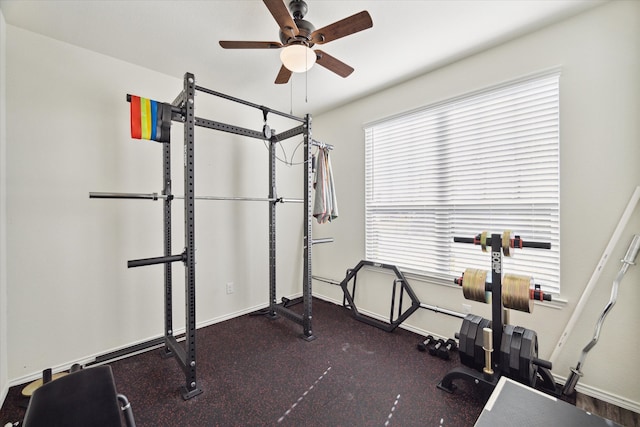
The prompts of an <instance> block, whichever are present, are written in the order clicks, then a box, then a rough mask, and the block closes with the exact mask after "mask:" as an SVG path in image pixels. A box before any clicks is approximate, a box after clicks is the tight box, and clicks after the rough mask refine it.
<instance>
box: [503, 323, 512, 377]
mask: <svg viewBox="0 0 640 427" xmlns="http://www.w3.org/2000/svg"><path fill="white" fill-rule="evenodd" d="M513 328H514V326H513V325H504V328H503V329H502V342H500V366H501V367H502V371H503V373H504V374H505V375H508V373H509V354H510V353H511V337H512V336H513Z"/></svg>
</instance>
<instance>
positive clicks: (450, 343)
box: [438, 338, 458, 360]
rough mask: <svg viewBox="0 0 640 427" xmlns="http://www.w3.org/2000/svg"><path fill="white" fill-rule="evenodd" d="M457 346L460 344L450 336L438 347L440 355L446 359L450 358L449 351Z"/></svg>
mask: <svg viewBox="0 0 640 427" xmlns="http://www.w3.org/2000/svg"><path fill="white" fill-rule="evenodd" d="M457 348H458V344H457V343H456V342H455V341H454V340H452V339H451V338H449V339H448V340H447V342H445V343H444V345H442V346H440V347H439V348H438V357H440V358H441V359H444V360H449V352H450V351H451V350H456V349H457Z"/></svg>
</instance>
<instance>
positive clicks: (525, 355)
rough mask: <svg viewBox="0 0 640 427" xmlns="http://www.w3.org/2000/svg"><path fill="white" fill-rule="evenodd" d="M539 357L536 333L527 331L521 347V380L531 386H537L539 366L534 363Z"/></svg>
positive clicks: (523, 336) (523, 335)
mask: <svg viewBox="0 0 640 427" xmlns="http://www.w3.org/2000/svg"><path fill="white" fill-rule="evenodd" d="M537 357H538V336H537V335H536V332H535V331H532V330H531V329H525V330H524V333H523V334H522V345H521V346H520V378H521V381H522V382H523V383H525V384H528V385H529V386H531V387H533V386H535V383H536V379H537V376H538V375H537V373H538V366H537V365H535V364H534V363H533V359H534V358H537Z"/></svg>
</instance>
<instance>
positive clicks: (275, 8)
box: [262, 0, 299, 37]
mask: <svg viewBox="0 0 640 427" xmlns="http://www.w3.org/2000/svg"><path fill="white" fill-rule="evenodd" d="M262 1H264V4H265V5H266V6H267V9H269V12H271V15H273V18H274V19H275V20H276V22H277V23H278V26H280V30H282V32H283V33H284V34H286V35H287V36H289V35H291V37H295V36H297V35H298V33H299V30H298V26H297V25H296V23H295V22H294V21H293V18H292V17H291V14H290V13H289V11H288V10H287V7H286V6H285V5H284V3H283V2H282V0H262ZM292 33H293V34H292Z"/></svg>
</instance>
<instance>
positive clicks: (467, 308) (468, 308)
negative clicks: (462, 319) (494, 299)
mask: <svg viewBox="0 0 640 427" xmlns="http://www.w3.org/2000/svg"><path fill="white" fill-rule="evenodd" d="M462 312H463V313H464V314H469V313H471V305H470V304H462Z"/></svg>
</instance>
